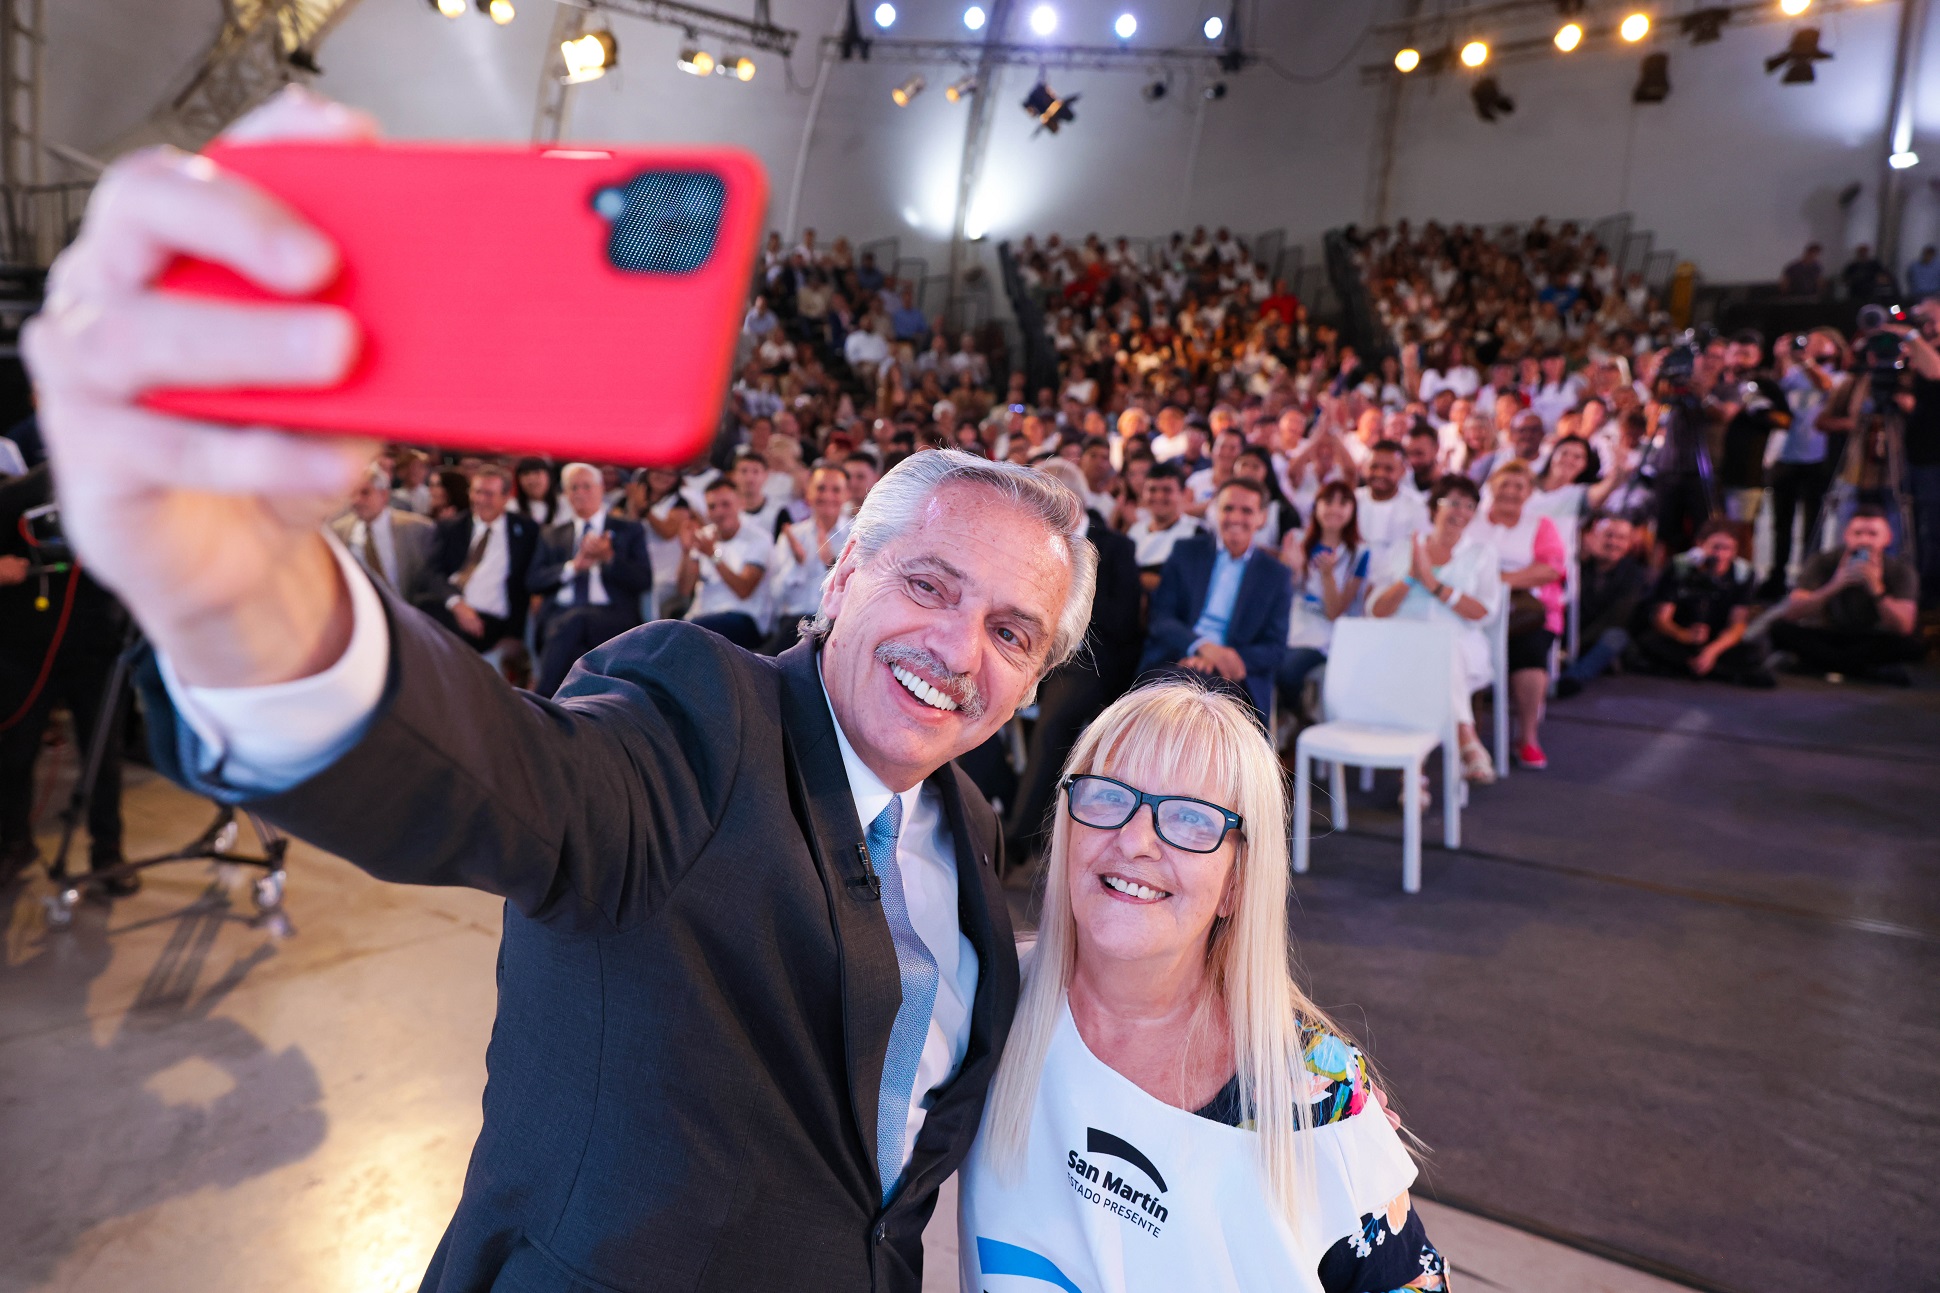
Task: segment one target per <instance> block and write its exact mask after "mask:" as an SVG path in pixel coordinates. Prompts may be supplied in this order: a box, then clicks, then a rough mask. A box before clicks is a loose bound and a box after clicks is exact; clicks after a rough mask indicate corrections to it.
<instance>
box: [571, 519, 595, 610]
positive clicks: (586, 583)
mask: <svg viewBox="0 0 1940 1293" xmlns="http://www.w3.org/2000/svg"><path fill="white" fill-rule="evenodd" d="M586 527H587V522H585V521H575V522H574V523H573V528H574V530H576V531H577V532H578V535H579V537H578V538H577V539H576V540H575V541H574V542H573V555H574V556H578V555H579V550H580V549H581V548H583V547H585V546H586V534H587V528H586ZM592 604H593V568H592V567H591V566H588V567H586V569H584V570H579V571H575V572H574V573H573V605H575V606H591V605H592Z"/></svg>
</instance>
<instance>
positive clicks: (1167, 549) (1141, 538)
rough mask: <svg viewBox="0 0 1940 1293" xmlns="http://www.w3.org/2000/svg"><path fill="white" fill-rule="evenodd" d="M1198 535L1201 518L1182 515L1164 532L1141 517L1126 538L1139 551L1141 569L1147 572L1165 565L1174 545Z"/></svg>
mask: <svg viewBox="0 0 1940 1293" xmlns="http://www.w3.org/2000/svg"><path fill="white" fill-rule="evenodd" d="M1197 533H1199V518H1198V517H1196V516H1186V515H1185V514H1183V513H1181V514H1180V516H1179V519H1178V520H1176V521H1174V522H1173V523H1172V524H1171V525H1170V526H1169V527H1167V528H1166V529H1163V530H1159V529H1154V528H1153V526H1152V519H1151V518H1150V517H1149V516H1148V517H1141V518H1139V519H1138V520H1137V521H1134V522H1133V523H1132V528H1131V529H1129V530H1127V531H1126V532H1125V537H1126V538H1128V539H1130V540H1131V541H1132V547H1134V548H1135V549H1137V550H1138V565H1139V569H1141V570H1147V569H1150V568H1152V567H1154V566H1162V565H1164V564H1165V559H1166V558H1167V557H1169V556H1171V555H1172V546H1173V545H1174V544H1176V543H1177V542H1178V541H1179V540H1181V539H1186V538H1190V537H1192V536H1193V535H1195V534H1197Z"/></svg>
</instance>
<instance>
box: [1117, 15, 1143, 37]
mask: <svg viewBox="0 0 1940 1293" xmlns="http://www.w3.org/2000/svg"><path fill="white" fill-rule="evenodd" d="M1111 29H1112V31H1113V32H1115V33H1116V34H1117V36H1118V39H1120V40H1130V39H1131V38H1132V37H1134V36H1136V35H1138V15H1136V14H1129V13H1121V14H1119V15H1118V21H1117V22H1115V23H1113V24H1112V25H1111Z"/></svg>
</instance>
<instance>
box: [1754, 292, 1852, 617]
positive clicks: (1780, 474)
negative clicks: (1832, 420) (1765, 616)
mask: <svg viewBox="0 0 1940 1293" xmlns="http://www.w3.org/2000/svg"><path fill="white" fill-rule="evenodd" d="M1774 359H1775V360H1776V362H1777V365H1778V371H1779V378H1778V384H1779V387H1780V388H1781V389H1782V390H1783V391H1784V392H1785V399H1786V403H1787V405H1788V406H1789V407H1790V409H1791V415H1792V416H1791V422H1790V423H1789V424H1788V425H1787V426H1786V428H1785V435H1784V438H1783V439H1782V440H1781V441H1780V442H1779V444H1778V451H1777V454H1776V455H1775V456H1774V458H1773V461H1772V463H1771V465H1770V467H1769V468H1768V470H1767V472H1766V476H1767V479H1768V480H1769V481H1770V482H1771V488H1772V568H1771V572H1770V573H1769V574H1768V575H1767V576H1766V577H1765V582H1764V583H1763V584H1762V585H1761V586H1760V588H1759V590H1758V593H1759V597H1760V599H1761V600H1764V601H1777V600H1778V599H1779V598H1781V597H1783V596H1784V595H1785V591H1786V589H1787V588H1788V587H1789V586H1790V585H1789V579H1790V573H1791V561H1792V536H1793V534H1794V533H1795V531H1798V530H1803V532H1804V535H1805V538H1804V542H1803V543H1802V544H1801V545H1800V547H1801V549H1802V551H1801V553H1800V560H1801V561H1803V560H1804V559H1806V558H1809V557H1810V556H1811V555H1812V548H1813V545H1814V544H1815V542H1816V541H1817V539H1818V534H1819V510H1820V509H1821V508H1822V507H1824V506H1825V496H1826V489H1827V487H1828V486H1829V485H1831V484H1832V468H1833V459H1832V458H1831V457H1830V456H1829V454H1828V445H1827V437H1826V433H1825V431H1824V430H1822V429H1821V428H1820V426H1819V415H1820V413H1821V412H1823V411H1824V410H1825V408H1826V405H1827V403H1828V401H1829V400H1830V399H1831V397H1832V395H1833V394H1834V392H1836V391H1837V390H1838V389H1839V388H1840V386H1841V385H1842V384H1844V383H1846V382H1848V381H1850V380H1851V378H1850V376H1849V375H1848V371H1847V370H1849V369H1850V368H1851V367H1852V348H1851V347H1850V346H1848V345H1847V344H1846V339H1845V338H1844V337H1843V336H1841V335H1839V332H1838V330H1837V329H1836V328H1814V329H1813V330H1812V331H1811V332H1806V333H1799V334H1796V335H1793V336H1789V337H1784V338H1781V339H1780V341H1779V344H1778V346H1777V348H1776V350H1775V352H1774Z"/></svg>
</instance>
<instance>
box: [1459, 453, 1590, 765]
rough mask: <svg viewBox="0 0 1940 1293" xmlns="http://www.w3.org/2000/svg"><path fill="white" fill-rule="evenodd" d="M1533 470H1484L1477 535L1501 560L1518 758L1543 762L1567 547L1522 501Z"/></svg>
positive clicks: (1520, 466) (1519, 465)
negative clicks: (1485, 498) (1484, 496)
mask: <svg viewBox="0 0 1940 1293" xmlns="http://www.w3.org/2000/svg"><path fill="white" fill-rule="evenodd" d="M1534 484H1535V473H1534V472H1532V471H1530V470H1529V464H1528V463H1525V462H1523V461H1522V460H1521V459H1514V460H1512V461H1509V462H1505V463H1503V464H1502V465H1501V466H1500V467H1497V468H1496V469H1495V470H1494V471H1493V472H1491V473H1490V475H1489V495H1490V502H1489V510H1488V511H1487V512H1486V513H1484V514H1483V516H1482V519H1481V521H1480V523H1479V524H1477V525H1476V527H1475V530H1474V533H1475V536H1476V537H1477V538H1478V539H1480V540H1482V542H1484V543H1487V544H1489V545H1490V546H1491V547H1493V548H1494V549H1495V551H1496V555H1497V556H1498V557H1499V558H1500V561H1501V565H1500V571H1501V574H1502V584H1503V587H1504V588H1505V589H1507V590H1508V596H1509V698H1510V709H1511V711H1512V712H1513V713H1514V715H1515V723H1516V740H1515V753H1516V762H1517V763H1520V764H1521V765H1522V766H1524V767H1526V768H1538V769H1540V768H1546V767H1548V766H1549V759H1548V757H1547V756H1546V755H1545V754H1544V753H1543V747H1542V745H1541V743H1539V742H1538V741H1537V739H1536V738H1537V735H1538V729H1539V728H1540V726H1541V724H1542V718H1543V698H1544V696H1545V695H1546V694H1547V692H1548V691H1549V649H1550V647H1551V646H1553V645H1555V643H1556V640H1557V638H1559V637H1561V636H1562V633H1563V578H1564V575H1565V573H1566V567H1567V566H1568V564H1569V555H1568V551H1567V550H1566V549H1565V548H1564V547H1563V537H1562V535H1561V534H1560V533H1559V532H1558V531H1557V529H1556V523H1555V522H1554V521H1552V520H1550V519H1549V518H1548V517H1547V516H1544V515H1542V514H1541V513H1540V512H1537V511H1536V510H1535V509H1533V508H1531V507H1529V506H1527V504H1528V502H1529V495H1530V491H1531V489H1532V487H1533V486H1534Z"/></svg>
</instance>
